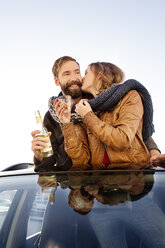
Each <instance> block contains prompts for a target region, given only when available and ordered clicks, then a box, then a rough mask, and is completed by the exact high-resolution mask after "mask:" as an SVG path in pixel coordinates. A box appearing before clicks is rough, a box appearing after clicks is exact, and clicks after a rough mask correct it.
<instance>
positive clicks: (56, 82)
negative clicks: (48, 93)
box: [54, 77, 59, 86]
mask: <svg viewBox="0 0 165 248" xmlns="http://www.w3.org/2000/svg"><path fill="white" fill-rule="evenodd" d="M54 82H55V84H56V85H57V86H59V82H58V78H57V77H54Z"/></svg>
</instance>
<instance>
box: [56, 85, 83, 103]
mask: <svg viewBox="0 0 165 248" xmlns="http://www.w3.org/2000/svg"><path fill="white" fill-rule="evenodd" d="M59 84H60V86H61V90H62V91H63V92H64V94H65V95H69V96H71V97H72V99H75V98H78V97H80V96H81V95H82V91H81V87H82V83H81V82H80V81H72V82H69V83H67V84H66V85H62V84H61V83H60V82H59ZM71 85H78V86H79V88H77V89H70V86H71Z"/></svg>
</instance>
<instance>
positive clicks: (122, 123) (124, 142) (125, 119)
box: [83, 90, 143, 151]
mask: <svg viewBox="0 0 165 248" xmlns="http://www.w3.org/2000/svg"><path fill="white" fill-rule="evenodd" d="M142 116H143V104H142V101H141V97H140V95H139V94H138V92H137V91H135V90H133V91H129V92H128V93H127V95H126V96H125V97H124V98H123V99H122V105H121V107H120V110H119V112H118V118H117V119H116V120H115V121H114V123H113V124H110V123H108V121H107V122H104V121H102V120H100V119H99V118H98V117H97V116H96V115H95V114H94V113H93V112H92V111H90V112H88V113H87V114H86V115H85V116H84V118H83V122H84V124H85V125H86V126H88V128H89V129H90V131H91V132H92V133H93V134H94V135H95V136H96V137H97V138H98V139H99V140H100V141H101V142H103V143H104V144H105V145H107V146H109V147H112V148H113V149H114V150H120V151H123V150H125V149H128V147H130V146H131V143H132V141H133V139H134V138H135V135H136V133H137V130H138V127H139V125H140V122H141V120H142Z"/></svg>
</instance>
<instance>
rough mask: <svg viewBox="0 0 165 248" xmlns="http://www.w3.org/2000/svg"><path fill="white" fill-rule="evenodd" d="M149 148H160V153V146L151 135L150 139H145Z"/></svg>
mask: <svg viewBox="0 0 165 248" xmlns="http://www.w3.org/2000/svg"><path fill="white" fill-rule="evenodd" d="M144 143H145V145H146V147H147V149H148V150H149V151H150V150H158V151H159V152H160V153H161V151H160V149H159V148H158V146H157V144H156V143H155V141H154V140H153V138H152V137H150V138H149V139H148V140H146V141H144Z"/></svg>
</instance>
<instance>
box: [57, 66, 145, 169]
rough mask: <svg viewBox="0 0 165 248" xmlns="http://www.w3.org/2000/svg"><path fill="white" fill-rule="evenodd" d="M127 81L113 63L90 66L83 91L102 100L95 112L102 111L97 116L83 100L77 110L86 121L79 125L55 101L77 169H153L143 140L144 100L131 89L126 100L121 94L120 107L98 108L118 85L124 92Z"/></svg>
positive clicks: (66, 145)
mask: <svg viewBox="0 0 165 248" xmlns="http://www.w3.org/2000/svg"><path fill="white" fill-rule="evenodd" d="M123 78H124V73H123V72H122V70H121V69H120V68H118V67H117V66H115V65H113V64H111V63H104V62H103V63H99V62H98V63H92V64H90V65H89V66H88V68H87V70H86V72H85V76H84V78H83V86H82V90H83V91H84V92H87V93H90V94H92V95H93V97H94V98H95V99H98V101H97V102H98V104H96V105H95V107H96V109H95V110H101V111H99V112H95V113H94V112H93V111H92V108H91V106H92V102H91V105H90V104H89V103H88V101H87V100H85V99H82V100H81V101H80V102H79V103H78V104H77V105H76V108H75V111H76V113H77V114H78V115H79V116H81V119H82V121H81V122H78V123H76V124H75V123H74V122H73V121H72V122H71V121H70V116H69V115H68V114H67V113H65V108H64V107H63V104H61V102H58V103H57V101H55V110H56V114H57V115H58V117H59V119H60V121H61V122H62V123H63V125H62V126H61V128H62V131H63V135H64V139H65V149H66V152H67V153H68V155H69V156H70V157H71V159H72V162H73V167H76V166H77V167H78V166H79V165H80V166H82V168H83V169H84V168H88V167H87V164H90V166H91V168H92V169H106V168H109V169H112V168H132V169H139V168H145V167H147V166H148V165H149V157H150V156H149V152H148V150H147V148H146V146H145V144H144V142H143V138H144V136H143V137H142V129H145V127H144V125H143V114H145V115H144V116H145V117H146V111H145V113H144V107H145V105H144V102H143V103H142V98H143V96H142V97H141V96H140V94H139V93H138V92H137V91H136V90H128V89H127V90H126V92H127V91H128V92H127V93H126V94H125V95H124V96H122V94H121V97H120V101H119V102H118V103H117V104H115V105H112V104H110V105H109V107H108V108H106V110H102V109H104V108H102V106H100V109H99V108H97V105H98V106H99V100H100V99H101V100H102V99H104V96H105V97H106V96H107V95H106V94H107V92H109V89H110V88H113V87H116V85H117V87H118V86H119V89H120V85H121V83H122V82H123ZM125 83H126V82H125ZM127 85H128V84H126V86H127ZM125 88H128V87H125ZM130 89H131V87H130ZM114 96H115V94H113V95H112V96H111V99H107V102H108V101H109V100H113V97H114ZM118 96H120V94H118ZM115 100H116V99H114V101H113V103H115ZM59 105H60V106H59ZM101 105H102V104H101ZM103 105H105V104H103ZM145 124H146V122H145ZM147 128H148V127H147ZM143 131H144V130H143ZM143 133H144V132H143ZM89 151H90V153H89ZM118 163H120V166H119V165H118ZM121 163H122V164H121ZM88 166H89V165H88Z"/></svg>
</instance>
